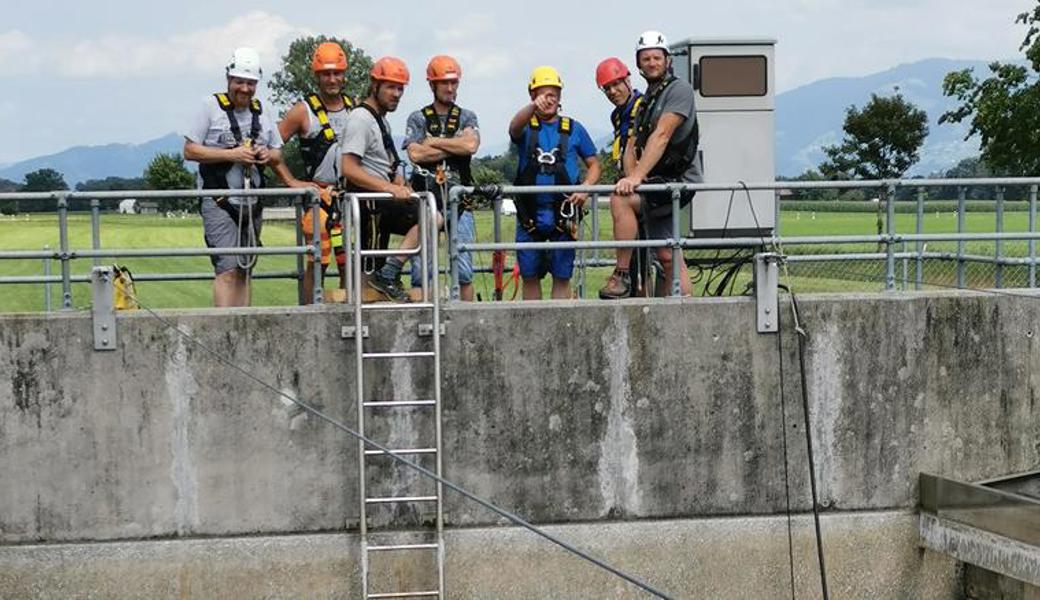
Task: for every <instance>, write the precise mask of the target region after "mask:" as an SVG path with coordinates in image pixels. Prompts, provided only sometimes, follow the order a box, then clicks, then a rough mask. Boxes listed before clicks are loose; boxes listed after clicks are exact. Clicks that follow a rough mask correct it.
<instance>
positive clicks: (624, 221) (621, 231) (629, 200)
mask: <svg viewBox="0 0 1040 600" xmlns="http://www.w3.org/2000/svg"><path fill="white" fill-rule="evenodd" d="M640 203H641V201H640V198H639V195H638V194H632V195H631V196H611V197H610V216H611V217H612V218H613V219H614V239H615V240H626V241H627V240H634V239H636V237H637V236H638V234H639V219H638V215H639V207H640ZM631 262H632V249H631V248H618V249H617V268H618V269H621V270H623V271H624V270H627V269H628V265H629V263H631Z"/></svg>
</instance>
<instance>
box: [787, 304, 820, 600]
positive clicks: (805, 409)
mask: <svg viewBox="0 0 1040 600" xmlns="http://www.w3.org/2000/svg"><path fill="white" fill-rule="evenodd" d="M787 293H788V294H790V295H791V311H792V314H793V316H794V330H795V333H797V334H798V371H799V376H800V378H801V383H802V413H803V416H804V418H805V447H806V452H807V453H808V459H809V461H808V462H809V489H810V491H811V492H812V513H813V526H814V527H815V530H816V559H817V561H818V562H819V565H820V588H821V591H822V592H823V600H829V599H830V594H829V593H828V591H827V567H826V565H825V564H824V559H823V534H822V532H821V531H820V502H819V496H818V494H817V491H816V460H815V458H814V456H813V443H812V427H811V426H810V421H809V385H808V383H807V381H806V375H805V371H806V370H805V343H806V340H807V338H808V334H807V333H806V332H805V329H803V328H802V324H801V320H800V316H799V312H798V298H797V297H796V296H795V295H794V292H793V291H791V289H790V288H787Z"/></svg>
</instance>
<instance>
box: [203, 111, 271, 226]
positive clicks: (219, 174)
mask: <svg viewBox="0 0 1040 600" xmlns="http://www.w3.org/2000/svg"><path fill="white" fill-rule="evenodd" d="M213 96H214V97H215V98H216V99H217V105H218V106H220V108H221V110H223V111H224V112H225V113H226V114H227V119H228V127H229V129H230V130H231V135H233V136H234V137H235V147H238V146H241V145H243V144H244V143H248V144H250V145H251V144H252V143H253V142H254V141H255V140H256V139H257V138H259V137H260V130H261V127H260V115H261V114H263V110H264V109H263V106H262V105H261V104H260V101H259V100H257V99H256V98H253V100H252V102H250V104H249V112H251V113H252V114H253V120H252V123H251V124H250V127H249V137H248V138H245V139H244V138H243V137H242V128H241V127H239V125H238V119H237V118H236V117H235V105H234V104H232V102H231V99H230V98H228V95H227V94H225V93H222V92H218V93H216V94H213ZM233 166H234V163H231V162H218V163H199V176H200V177H201V178H202V187H203V189H227V188H228V181H227V174H228V171H230V170H231V167H233ZM257 173H258V174H259V176H260V187H265V185H266V179H265V178H264V171H263V169H257ZM243 177H249V174H248V173H247V172H243ZM214 201H216V203H217V206H219V207H221V208H222V209H224V211H225V212H227V213H228V215H230V216H231V218H232V219H235V222H236V223H237V222H238V219H239V216H240V212H241V209H240V207H239V206H236V205H232V204H231V203H230V202H227V199H226V198H223V197H221V198H214ZM249 210H250V211H252V212H254V214H255V212H258V211H259V210H260V202H259V201H258V202H255V203H253V205H252V206H250V207H249Z"/></svg>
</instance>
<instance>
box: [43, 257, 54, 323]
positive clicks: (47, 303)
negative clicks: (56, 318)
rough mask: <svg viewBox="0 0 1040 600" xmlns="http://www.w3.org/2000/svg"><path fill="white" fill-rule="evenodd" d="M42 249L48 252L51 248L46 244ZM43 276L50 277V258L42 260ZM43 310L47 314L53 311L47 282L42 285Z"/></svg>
mask: <svg viewBox="0 0 1040 600" xmlns="http://www.w3.org/2000/svg"><path fill="white" fill-rule="evenodd" d="M43 249H44V250H50V249H51V247H50V245H49V244H48V245H46V246H44V247H43ZM43 276H44V277H50V276H51V259H50V258H45V259H43ZM43 308H44V310H46V311H47V312H51V311H52V310H54V306H53V305H52V303H51V284H50V282H49V281H48V282H44V284H43Z"/></svg>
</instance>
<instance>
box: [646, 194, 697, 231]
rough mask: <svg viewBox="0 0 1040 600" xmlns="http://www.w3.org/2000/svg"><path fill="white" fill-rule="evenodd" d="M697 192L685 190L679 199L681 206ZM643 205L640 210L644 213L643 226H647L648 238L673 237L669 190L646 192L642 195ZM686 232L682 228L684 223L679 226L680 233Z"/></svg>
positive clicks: (687, 202) (686, 203)
mask: <svg viewBox="0 0 1040 600" xmlns="http://www.w3.org/2000/svg"><path fill="white" fill-rule="evenodd" d="M694 194H695V192H683V193H682V198H681V199H680V201H679V206H680V207H685V206H686V205H688V204H689V203H690V200H692V199H693V195H694ZM641 197H642V200H643V202H642V205H641V207H640V212H641V213H642V215H641V216H642V221H643V227H644V228H645V232H646V238H647V239H654V240H659V239H664V238H670V237H672V233H673V232H672V197H671V194H669V193H668V192H652V193H646V192H644V193H643V194H642V195H641ZM685 233H686V232H684V231H683V230H682V225H681V224H680V226H679V235H680V236H682V235H684V234H685Z"/></svg>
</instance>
